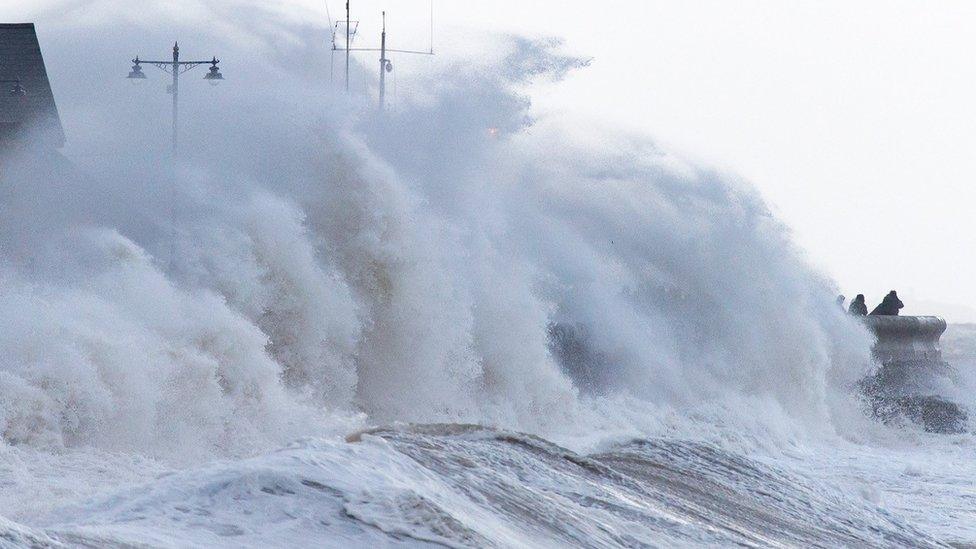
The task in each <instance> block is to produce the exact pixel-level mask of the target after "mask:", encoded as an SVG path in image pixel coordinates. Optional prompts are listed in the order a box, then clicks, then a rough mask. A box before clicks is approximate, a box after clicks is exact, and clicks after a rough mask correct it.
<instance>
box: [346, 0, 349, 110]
mask: <svg viewBox="0 0 976 549" xmlns="http://www.w3.org/2000/svg"><path fill="white" fill-rule="evenodd" d="M346 93H349V0H346Z"/></svg>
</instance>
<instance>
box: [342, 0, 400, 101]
mask: <svg viewBox="0 0 976 549" xmlns="http://www.w3.org/2000/svg"><path fill="white" fill-rule="evenodd" d="M346 54H347V55H348V52H347V53H346ZM391 70H393V64H392V63H390V60H389V59H387V58H386V12H385V11H384V12H383V34H381V35H380V110H383V109H384V108H386V72H387V71H391Z"/></svg>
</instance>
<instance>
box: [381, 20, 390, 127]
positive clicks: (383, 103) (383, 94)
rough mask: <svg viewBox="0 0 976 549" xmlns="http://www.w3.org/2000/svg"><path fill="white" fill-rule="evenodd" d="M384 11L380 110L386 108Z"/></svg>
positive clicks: (384, 21)
mask: <svg viewBox="0 0 976 549" xmlns="http://www.w3.org/2000/svg"><path fill="white" fill-rule="evenodd" d="M387 63H389V61H388V60H387V59H386V12H385V11H384V12H383V34H382V35H380V110H381V111H382V110H383V109H384V108H386V64H387Z"/></svg>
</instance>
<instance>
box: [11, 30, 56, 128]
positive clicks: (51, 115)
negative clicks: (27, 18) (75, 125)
mask: <svg viewBox="0 0 976 549" xmlns="http://www.w3.org/2000/svg"><path fill="white" fill-rule="evenodd" d="M0 80H19V81H20V85H21V87H22V88H23V89H24V91H25V92H26V93H25V95H23V96H14V95H11V90H12V89H13V87H14V85H15V84H14V83H12V82H2V83H0V141H10V140H22V139H25V137H26V136H28V135H29V136H30V137H31V138H33V139H38V140H40V142H42V143H44V144H45V145H49V146H55V147H61V146H62V145H64V130H63V129H62V127H61V117H60V116H59V115H58V107H57V105H56V104H55V103H54V93H53V92H52V91H51V83H50V82H49V81H48V79H47V70H46V69H45V67H44V57H43V56H42V55H41V46H40V44H39V43H38V41H37V34H36V33H35V32H34V24H33V23H19V24H0Z"/></svg>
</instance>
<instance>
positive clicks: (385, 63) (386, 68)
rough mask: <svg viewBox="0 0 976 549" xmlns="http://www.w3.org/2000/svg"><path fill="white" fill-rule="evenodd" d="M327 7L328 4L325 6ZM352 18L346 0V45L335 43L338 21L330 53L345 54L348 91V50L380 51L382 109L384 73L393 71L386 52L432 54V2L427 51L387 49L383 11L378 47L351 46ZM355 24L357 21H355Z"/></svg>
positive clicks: (382, 101) (432, 4)
mask: <svg viewBox="0 0 976 549" xmlns="http://www.w3.org/2000/svg"><path fill="white" fill-rule="evenodd" d="M326 7H327V8H328V6H326ZM352 23H353V21H352V19H351V17H350V10H349V0H346V47H345V48H337V47H336V44H335V38H336V31H337V30H338V28H339V24H340V23H338V22H337V23H336V24H335V30H333V32H332V53H333V55H335V52H336V51H343V52H344V53H345V54H346V92H348V91H349V52H353V51H378V52H380V98H379V108H380V110H382V109H383V108H384V106H385V103H386V73H388V72H392V71H393V62H392V61H390V60H389V59H387V57H386V56H387V54H388V53H409V54H415V55H434V2H433V0H431V2H430V25H431V27H430V49H429V50H427V51H414V50H396V49H389V48H387V47H386V12H385V11H384V12H383V32H382V34H381V35H380V47H379V48H353V47H351V46H350V33H352V34H355V32H354V31H352V30H351V27H352ZM356 23H357V26H358V23H359V21H356Z"/></svg>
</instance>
